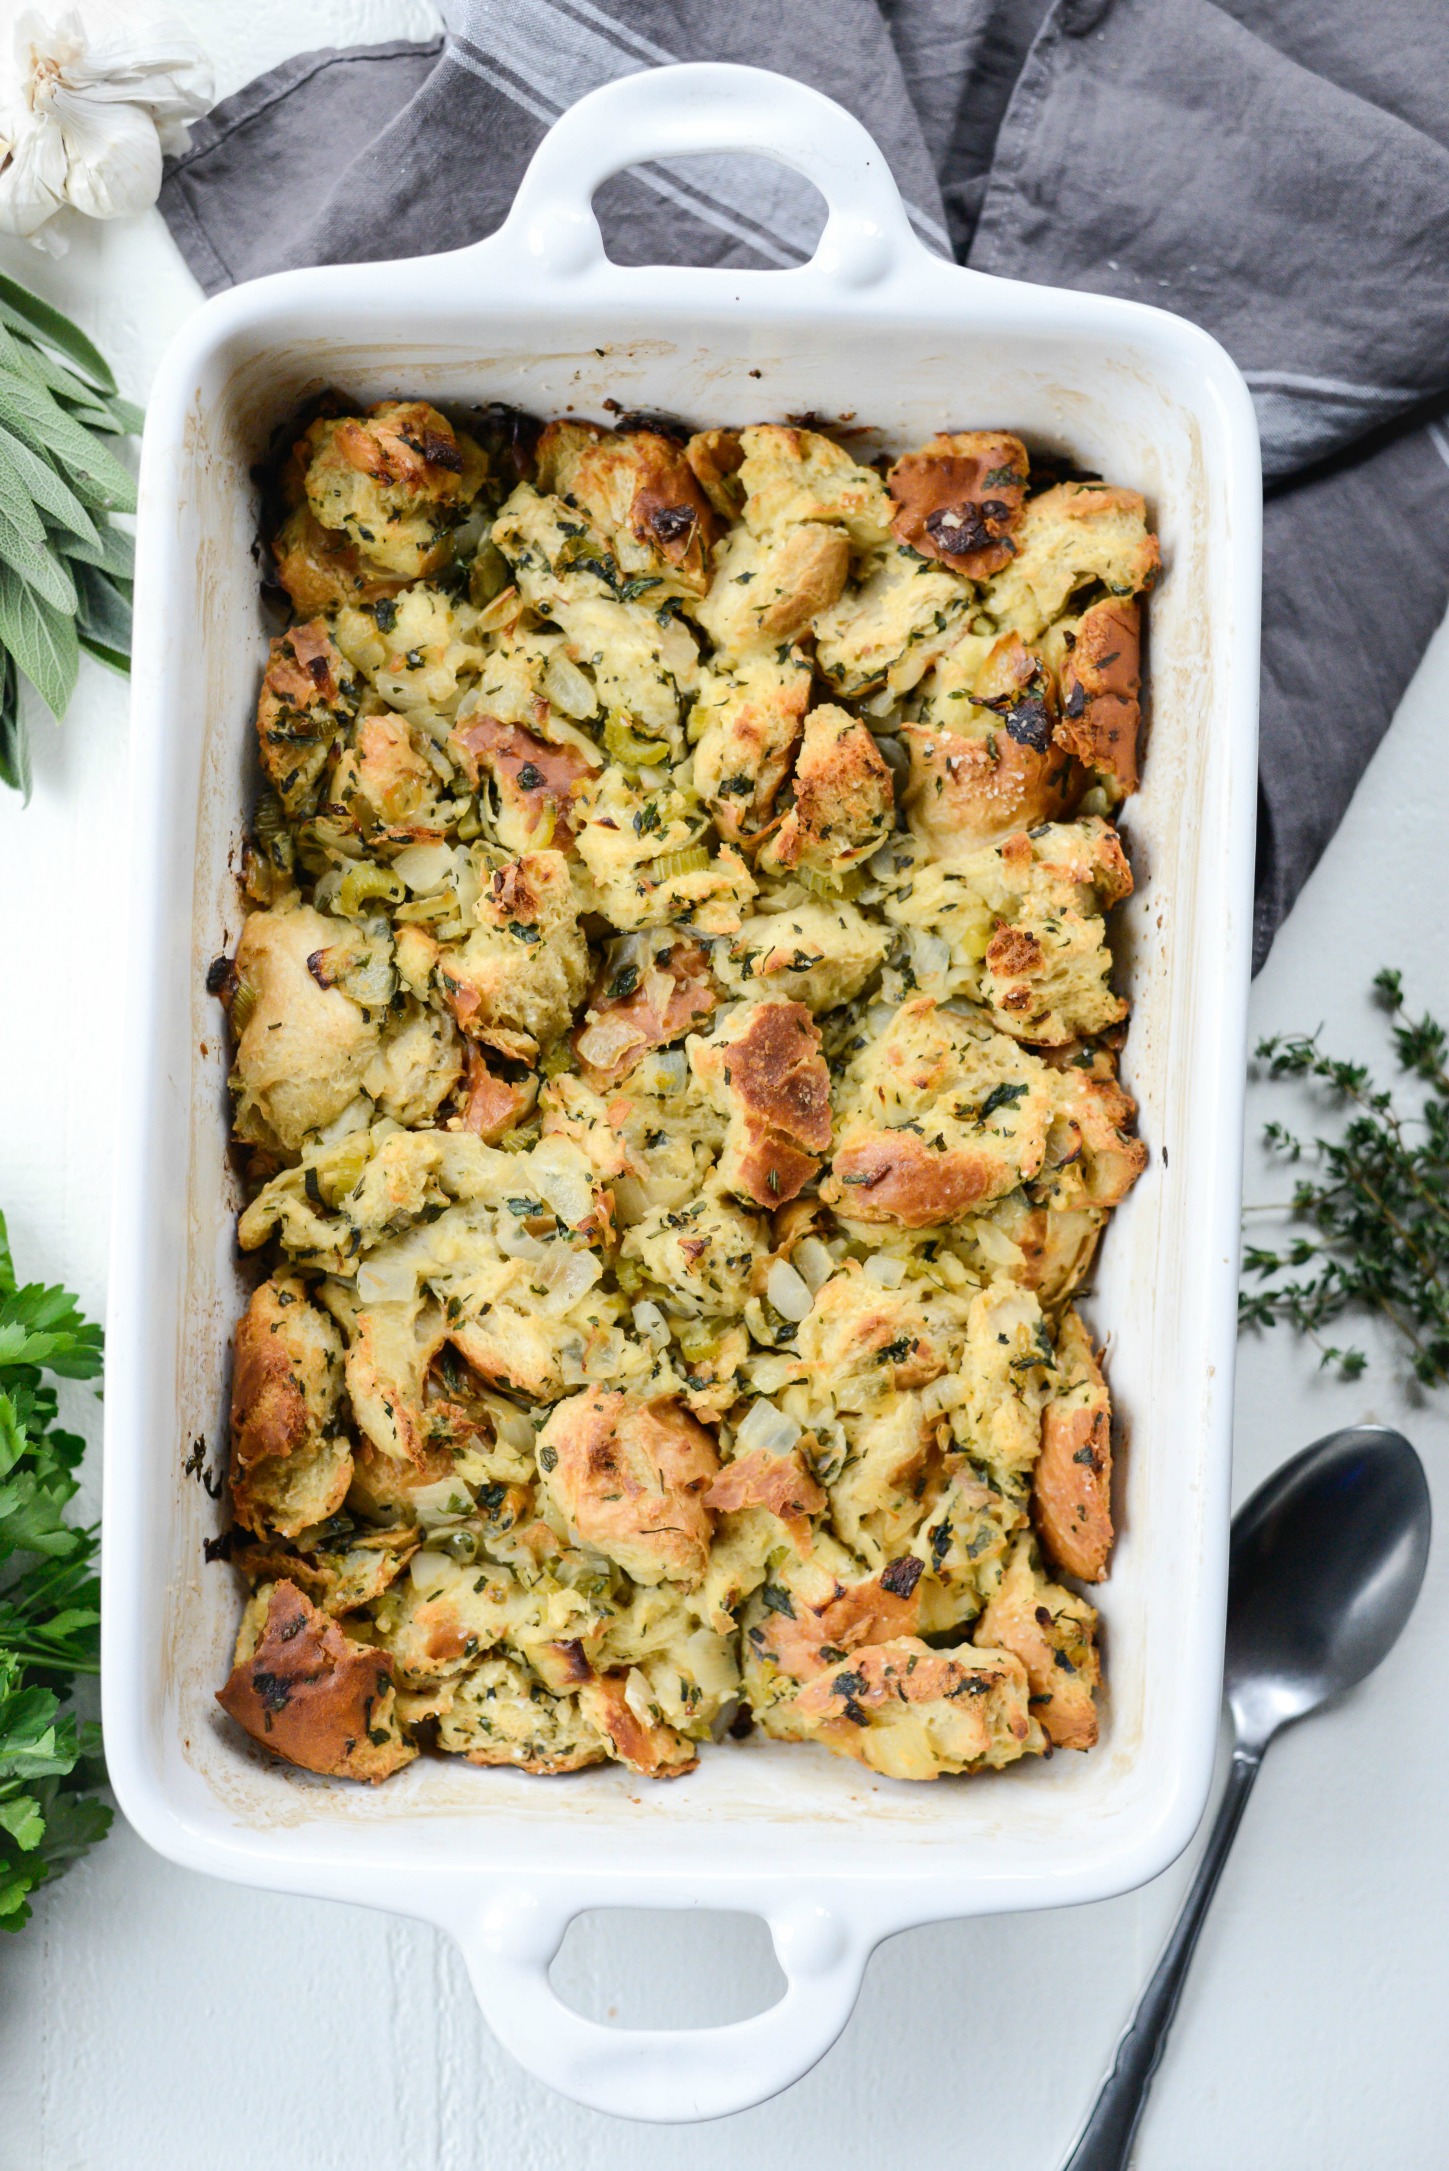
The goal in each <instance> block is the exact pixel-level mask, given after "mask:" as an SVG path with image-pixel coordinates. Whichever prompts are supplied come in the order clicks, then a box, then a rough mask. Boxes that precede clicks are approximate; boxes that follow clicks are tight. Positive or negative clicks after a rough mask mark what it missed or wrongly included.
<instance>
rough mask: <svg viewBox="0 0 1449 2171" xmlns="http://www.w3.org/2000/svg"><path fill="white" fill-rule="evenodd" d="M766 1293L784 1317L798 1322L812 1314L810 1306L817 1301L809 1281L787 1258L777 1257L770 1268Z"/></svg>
mask: <svg viewBox="0 0 1449 2171" xmlns="http://www.w3.org/2000/svg"><path fill="white" fill-rule="evenodd" d="M765 1294H766V1296H767V1297H768V1298H769V1300H770V1302H771V1303H772V1304H773V1305H774V1307H775V1310H776V1311H777V1312H778V1313H779V1314H780V1317H781V1318H782V1319H792V1320H794V1321H795V1322H796V1323H797V1324H798V1323H799V1321H800V1320H802V1319H807V1318H808V1317H809V1316H810V1307H811V1305H812V1304H813V1303H814V1302H815V1292H814V1290H813V1289H812V1288H811V1287H810V1284H809V1282H807V1281H806V1280H805V1278H804V1276H803V1275H801V1274H797V1273H796V1271H795V1269H794V1267H793V1266H791V1265H790V1263H789V1261H788V1260H787V1259H777V1260H776V1261H775V1263H774V1265H773V1266H772V1267H771V1268H770V1273H769V1278H768V1280H767V1281H766V1283H765Z"/></svg>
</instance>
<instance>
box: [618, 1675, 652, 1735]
mask: <svg viewBox="0 0 1449 2171" xmlns="http://www.w3.org/2000/svg"><path fill="white" fill-rule="evenodd" d="M653 1700H654V1691H653V1690H652V1689H651V1688H650V1686H649V1681H648V1677H647V1675H645V1674H642V1673H640V1671H639V1668H638V1667H637V1666H631V1667H630V1668H629V1671H628V1673H627V1674H626V1675H625V1677H624V1701H625V1703H626V1704H627V1705H628V1706H629V1709H630V1710H631V1711H632V1712H633V1714H634V1716H635V1718H636V1719H637V1720H638V1721H639V1724H640V1725H641V1726H648V1725H649V1723H650V1721H651V1719H652V1717H653V1713H652V1712H651V1711H650V1709H649V1706H650V1704H651V1703H652V1702H653Z"/></svg>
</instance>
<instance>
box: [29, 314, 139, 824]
mask: <svg viewBox="0 0 1449 2171" xmlns="http://www.w3.org/2000/svg"><path fill="white" fill-rule="evenodd" d="M140 427H141V410H140V408H139V407H135V406H133V405H132V404H131V402H130V401H129V400H125V399H122V398H121V396H120V394H119V393H118V392H117V390H116V380H115V378H114V376H113V375H112V373H111V369H110V365H109V364H108V363H107V361H106V359H105V357H104V355H102V354H101V353H100V352H99V350H98V349H97V348H96V347H95V346H93V345H92V343H91V341H90V340H89V339H87V338H86V336H85V333H84V332H82V331H81V330H80V328H79V326H77V325H75V324H72V323H71V321H70V319H69V317H66V316H62V315H61V313H60V311H59V310H58V309H53V308H52V307H51V306H50V304H49V303H48V302H44V301H42V300H41V299H40V297H39V296H38V295H35V294H32V293H31V292H30V291H29V290H28V289H27V288H26V287H23V286H21V285H19V284H18V282H17V281H15V280H13V279H7V278H5V277H4V276H3V275H0V782H3V783H5V784H8V785H9V786H10V787H11V788H12V789H13V790H16V791H20V792H23V793H25V795H26V796H27V797H28V796H29V792H30V749H29V746H28V744H27V740H26V734H25V726H24V722H23V720H22V716H21V709H20V680H21V678H22V677H24V678H27V679H28V680H29V681H30V683H31V685H32V686H34V688H35V690H36V692H37V693H38V694H39V695H40V697H41V699H42V700H43V701H44V702H45V704H46V706H47V708H48V709H49V710H50V711H51V713H52V715H54V716H55V717H56V718H57V719H59V718H60V717H61V716H62V715H63V714H64V713H65V708H66V704H67V703H68V702H69V700H70V697H71V694H72V692H73V690H74V687H75V681H76V673H77V671H78V669H79V667H80V654H81V650H82V649H87V650H88V651H89V652H90V654H91V655H93V656H98V657H99V658H100V660H101V661H102V662H103V663H108V664H110V665H111V666H112V667H113V668H114V669H116V670H118V671H124V670H126V669H128V668H129V663H130V652H131V572H132V562H133V559H132V546H131V538H130V536H129V535H128V534H127V533H126V532H125V531H124V530H123V529H121V528H119V527H117V526H116V524H115V520H114V517H113V516H114V515H115V514H117V513H131V512H134V511H135V509H136V486H135V483H134V482H133V480H132V478H131V476H130V475H129V474H128V473H127V471H126V469H125V468H124V467H123V466H122V464H121V462H120V461H119V460H118V459H117V458H116V455H115V453H114V452H113V451H112V450H111V448H110V446H109V445H108V444H107V443H106V442H105V440H106V439H107V438H110V437H124V436H128V435H131V434H134V432H136V431H137V430H139V429H140Z"/></svg>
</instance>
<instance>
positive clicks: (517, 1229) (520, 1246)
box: [493, 1213, 549, 1260]
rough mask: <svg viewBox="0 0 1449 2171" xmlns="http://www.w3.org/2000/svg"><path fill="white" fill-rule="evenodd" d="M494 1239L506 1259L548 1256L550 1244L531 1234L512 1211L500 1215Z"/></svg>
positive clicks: (535, 1258)
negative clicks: (514, 1216) (515, 1217)
mask: <svg viewBox="0 0 1449 2171" xmlns="http://www.w3.org/2000/svg"><path fill="white" fill-rule="evenodd" d="M493 1241H494V1242H495V1243H496V1244H497V1246H498V1249H499V1250H500V1251H501V1252H502V1254H503V1256H504V1258H505V1259H534V1260H537V1259H546V1258H547V1257H548V1252H549V1247H548V1245H547V1244H545V1243H542V1242H540V1240H539V1238H538V1237H536V1236H530V1235H529V1233H528V1231H527V1229H525V1228H524V1227H523V1224H522V1223H521V1222H519V1221H515V1219H514V1218H513V1215H512V1214H511V1213H502V1214H500V1215H499V1216H498V1226H497V1228H496V1230H495V1231H494V1237H493Z"/></svg>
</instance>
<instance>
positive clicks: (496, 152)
mask: <svg viewBox="0 0 1449 2171" xmlns="http://www.w3.org/2000/svg"><path fill="white" fill-rule="evenodd" d="M444 16H445V20H446V22H447V26H448V28H447V35H446V37H444V38H442V39H438V40H435V41H434V42H432V43H430V44H421V45H419V44H394V45H387V46H373V47H368V48H362V49H359V50H356V51H353V52H333V53H314V54H309V55H304V56H302V57H301V58H299V59H297V60H293V61H289V62H287V63H286V64H285V65H284V66H283V67H281V68H278V69H274V70H273V71H272V72H271V73H270V74H269V75H266V76H264V77H262V78H260V80H259V81H257V82H255V83H253V84H251V85H250V86H249V87H248V88H247V89H246V90H244V91H241V92H239V93H238V95H237V96H236V97H234V98H230V99H227V100H226V101H224V103H223V104H221V105H220V106H218V107H217V108H216V110H215V112H214V113H213V114H212V115H211V116H210V117H209V118H208V119H207V120H206V121H204V122H202V123H201V124H200V125H199V126H198V127H197V128H196V129H194V130H193V132H192V141H191V147H190V149H189V150H188V151H187V152H186V153H185V154H184V155H183V156H182V157H181V158H179V159H176V160H174V161H172V162H171V163H170V165H169V167H168V172H167V177H166V181H165V185H164V187H163V189H162V196H161V204H162V209H163V211H164V213H165V215H166V217H167V219H168V221H169V223H170V225H171V229H172V232H173V233H174V235H175V237H176V240H177V242H178V244H179V246H180V248H181V250H182V252H183V254H184V255H185V257H186V259H187V261H188V263H189V264H190V265H191V267H192V269H193V270H194V271H195V273H196V275H197V277H198V278H199V279H200V281H201V283H202V285H203V286H204V287H205V288H206V289H207V291H208V292H210V293H214V292H216V291H218V290H219V289H220V288H222V287H224V286H227V285H230V284H232V283H234V282H235V281H237V280H239V279H247V278H254V277H256V276H257V275H258V274H259V273H262V272H267V271H273V270H279V269H282V268H284V267H286V266H290V265H304V264H316V263H340V262H356V261H362V260H367V259H373V258H379V257H387V256H395V255H417V254H426V253H429V252H432V251H436V250H440V249H447V248H453V247H457V246H459V245H461V244H462V243H464V242H467V241H471V240H474V239H476V238H477V237H478V236H480V235H482V234H485V233H488V232H490V231H491V230H492V229H493V228H494V227H495V226H497V225H498V223H499V222H500V221H501V219H502V218H503V216H504V215H505V213H506V211H507V209H508V206H509V203H510V201H511V199H512V196H513V191H514V189H515V187H516V185H517V182H518V179H519V177H520V175H521V173H522V171H523V168H524V166H525V164H526V163H527V161H528V158H529V157H530V155H531V154H532V152H533V150H534V148H535V146H536V145H537V143H538V141H539V138H540V137H541V135H542V134H543V132H544V130H545V128H546V127H547V126H548V125H549V123H550V122H551V121H552V120H553V119H554V118H555V117H556V116H557V114H558V113H560V112H561V111H562V110H563V109H564V108H565V107H566V106H568V105H570V104H571V103H572V102H573V101H574V100H575V99H576V98H578V97H580V96H582V95H583V93H584V92H585V91H587V90H590V89H592V88H593V87H594V86H595V85H596V84H598V83H601V82H603V81H606V80H608V79H610V78H612V77H615V76H619V75H623V74H627V73H630V72H632V71H634V70H637V69H640V68H647V67H653V66H657V65H659V64H661V63H663V62H667V61H670V60H676V59H690V60H697V59H716V60H742V61H749V62H752V63H754V64H755V65H758V66H763V67H772V68H778V69H780V70H781V71H782V72H784V73H786V74H792V75H795V76H798V77H800V78H802V79H803V80H805V81H807V82H810V83H813V84H814V85H815V86H816V87H817V88H818V89H820V90H823V91H825V92H827V93H828V94H829V95H830V96H831V97H833V98H836V99H838V100H839V102H840V103H841V104H842V105H844V106H847V107H848V108H850V110H851V111H853V112H854V113H856V114H858V115H859V117H860V118H861V120H862V121H864V122H865V124H866V126H867V127H869V128H870V130H871V131H872V133H873V134H874V135H875V137H876V139H877V141H878V142H879V143H880V144H881V146H882V148H883V150H884V151H885V152H886V155H887V156H888V158H889V159H890V162H891V166H892V169H893V171H894V173H895V176H896V179H897V181H898V183H899V184H900V187H901V191H902V194H903V196H904V197H905V199H906V203H907V207H908V210H909V212H910V216H911V219H912V221H913V223H914V224H915V226H916V228H917V231H918V232H919V233H920V234H921V236H922V238H923V239H924V240H926V241H927V243H928V244H929V245H930V246H932V247H936V248H939V249H941V250H942V251H943V252H945V251H949V252H950V253H952V254H954V255H955V256H957V257H958V258H959V259H960V260H961V261H963V262H969V263H971V264H973V265H975V266H977V267H978V268H980V269H982V270H985V271H992V272H998V273H1001V274H1003V275H1006V276H1009V277H1012V278H1021V279H1035V280H1040V281H1045V282H1047V283H1050V284H1054V285H1060V286H1071V287H1081V288H1088V289H1092V290H1094V291H1099V292H1108V293H1117V294H1125V295H1129V296H1132V297H1135V298H1137V299H1141V300H1145V301H1152V302H1155V303H1158V304H1160V305H1162V306H1164V307H1167V308H1170V309H1176V310H1179V311H1180V312H1181V313H1182V314H1183V315H1185V316H1189V317H1192V318H1194V319H1196V321H1197V322H1199V323H1200V324H1203V325H1205V326H1206V327H1207V329H1208V330H1209V331H1211V332H1213V333H1214V334H1215V335H1216V336H1217V337H1218V338H1219V339H1221V340H1222V342H1223V344H1224V345H1225V346H1226V347H1227V348H1228V350H1229V352H1230V353H1231V354H1232V355H1233V356H1234V358H1235V359H1236V361H1237V362H1238V364H1239V366H1240V367H1241V368H1242V369H1243V371H1244V373H1245V375H1246V377H1247V380H1248V383H1249V385H1250V387H1251V389H1252V392H1253V396H1254V400H1255V404H1256V406H1257V410H1258V419H1259V426H1260V429H1261V432H1262V438H1263V454H1264V468H1265V473H1266V475H1267V477H1268V489H1269V496H1268V503H1267V507H1266V533H1265V570H1264V627H1263V736H1262V751H1261V756H1260V767H1259V831H1258V870H1257V906H1256V914H1255V926H1254V965H1255V969H1256V967H1257V966H1258V965H1260V964H1261V963H1262V960H1263V958H1264V957H1265V956H1266V955H1267V952H1268V948H1269V945H1270V944H1271V942H1272V939H1273V935H1274V933H1275V932H1276V930H1277V928H1278V926H1279V925H1280V923H1281V921H1282V919H1283V917H1284V915H1285V913H1286V912H1287V911H1288V908H1289V906H1290V905H1291V904H1292V902H1293V899H1294V898H1295V897H1296V896H1297V894H1298V891H1299V890H1300V888H1301V887H1302V885H1303V883H1304V881H1305V880H1306V878H1307V876H1308V874H1309V873H1310V872H1311V870H1312V868H1313V866H1314V865H1315V863H1316V861H1317V859H1318V857H1319V854H1320V853H1321V852H1322V850H1323V847H1324V845H1325V844H1326V843H1327V841H1328V839H1329V837H1330V836H1331V835H1332V834H1333V831H1334V829H1335V828H1336V827H1337V825H1338V822H1339V820H1340V819H1341V817H1342V815H1343V812H1344V809H1345V807H1346V806H1347V805H1348V802H1349V799H1350V798H1351V797H1352V794H1353V791H1354V789H1355V787H1356V785H1357V783H1358V780H1359V778H1360V776H1361V775H1362V774H1363V771H1364V769H1365V768H1366V766H1367V764H1368V761H1369V759H1370V757H1371V755H1372V753H1373V751H1374V748H1375V747H1376V746H1377V744H1378V742H1379V740H1380V738H1381V737H1382V735H1383V733H1384V731H1385V730H1386V729H1387V726H1388V723H1389V720H1390V718H1391V716H1392V715H1393V712H1394V709H1395V707H1396V706H1397V703H1398V700H1399V697H1400V695H1401V694H1402V692H1403V690H1404V688H1405V686H1406V685H1407V684H1408V681H1409V678H1410V677H1411V675H1412V673H1413V671H1414V668H1415V666H1416V664H1417V662H1418V660H1419V657H1420V655H1421V654H1422V652H1423V649H1424V646H1425V644H1426V642H1427V641H1428V639H1429V637H1430V635H1431V634H1432V633H1433V631H1434V630H1435V628H1436V626H1437V625H1438V624H1439V621H1440V619H1441V618H1442V617H1443V615H1444V611H1445V607H1446V604H1449V8H1446V6H1445V5H1444V0H1376V4H1375V5H1374V6H1373V7H1372V8H1365V7H1364V6H1362V4H1361V0H1223V4H1215V0H733V4H732V5H731V6H730V7H728V8H721V7H720V6H719V5H718V0H612V12H609V11H606V10H605V9H604V8H603V7H601V6H599V5H596V4H594V0H449V4H447V5H445V7H444ZM281 176H284V177H285V183H286V185H285V187H281V186H279V185H278V182H279V177H281ZM598 208H599V213H600V217H601V220H602V223H603V225H604V228H605V231H606V234H607V237H608V241H609V247H610V252H611V254H612V255H614V256H615V257H616V258H617V259H618V260H620V261H623V262H635V263H643V262H650V263H661V262H662V263H668V262H694V263H718V264H749V265H761V264H785V263H794V262H798V261H799V260H800V259H801V258H803V257H804V256H805V255H807V254H808V253H809V251H810V249H811V247H812V246H813V243H814V240H815V237H816V234H817V232H818V227H819V201H818V198H817V197H816V196H815V194H814V192H813V190H811V189H810V188H809V187H808V186H807V185H806V184H804V183H803V182H801V181H799V180H798V179H797V178H796V177H795V176H794V175H791V174H789V173H787V172H786V171H785V170H784V169H781V168H775V167H771V166H767V165H765V164H763V163H762V162H760V161H755V160H749V161H746V160H733V159H719V160H708V161H704V160H692V161H688V162H685V163H683V164H678V165H673V164H661V165H658V166H653V167H648V168H639V169H636V170H635V171H632V172H630V173H628V174H624V175H621V176H619V177H618V179H616V180H615V181H613V182H611V183H609V185H608V187H607V188H606V189H605V190H604V191H602V192H601V195H600V199H599V205H598Z"/></svg>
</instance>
